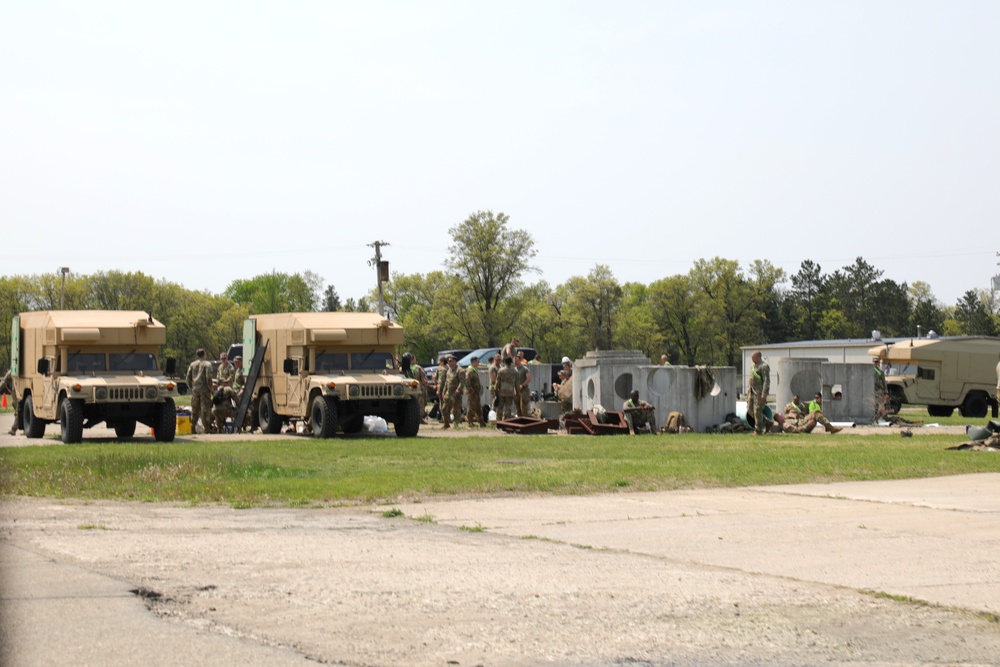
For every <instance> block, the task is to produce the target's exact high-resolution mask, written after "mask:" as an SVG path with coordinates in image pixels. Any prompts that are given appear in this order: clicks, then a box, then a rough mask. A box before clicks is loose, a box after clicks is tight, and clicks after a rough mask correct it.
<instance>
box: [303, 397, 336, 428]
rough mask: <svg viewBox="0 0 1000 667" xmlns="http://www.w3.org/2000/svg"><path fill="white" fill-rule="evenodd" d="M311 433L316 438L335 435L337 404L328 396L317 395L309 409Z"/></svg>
mask: <svg viewBox="0 0 1000 667" xmlns="http://www.w3.org/2000/svg"><path fill="white" fill-rule="evenodd" d="M309 418H310V421H312V434H313V436H315V437H317V438H332V437H334V436H336V435H337V404H336V403H334V402H333V399H332V398H330V397H328V396H317V397H316V398H314V399H313V402H312V408H311V409H310V410H309Z"/></svg>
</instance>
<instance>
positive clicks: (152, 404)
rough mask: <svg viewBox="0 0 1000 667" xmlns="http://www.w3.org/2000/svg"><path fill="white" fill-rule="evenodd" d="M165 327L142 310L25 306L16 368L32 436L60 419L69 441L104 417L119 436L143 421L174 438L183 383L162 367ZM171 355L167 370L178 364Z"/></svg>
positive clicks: (16, 336) (18, 321) (24, 423)
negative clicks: (31, 308) (176, 401)
mask: <svg viewBox="0 0 1000 667" xmlns="http://www.w3.org/2000/svg"><path fill="white" fill-rule="evenodd" d="M166 340H167V334H166V328H165V327H164V326H163V324H161V323H160V322H157V321H156V320H154V319H153V318H152V316H150V315H148V314H147V313H144V312H142V311H115V310H49V311H39V312H30V313H21V314H20V315H16V316H15V317H14V320H13V323H12V325H11V346H10V349H11V371H12V374H13V376H14V389H15V391H16V392H17V396H18V399H19V400H20V407H21V423H20V424H19V426H20V427H21V428H23V429H24V432H25V435H27V436H28V437H29V438H41V437H42V436H43V435H45V426H46V424H50V423H53V422H58V423H59V426H60V428H61V429H62V441H63V442H65V443H72V442H80V441H81V440H82V439H83V429H85V428H91V427H93V426H96V425H97V424H100V423H101V422H104V423H106V424H107V425H108V427H109V428H113V429H114V430H115V435H117V436H118V437H119V438H131V437H132V436H133V435H135V427H136V424H137V423H141V424H145V425H146V426H149V427H151V428H152V429H153V430H154V435H155V438H156V440H158V441H160V442H170V441H172V440H173V439H174V433H175V429H176V423H177V422H176V408H175V406H174V398H175V397H176V396H177V395H178V387H177V384H176V383H175V382H173V381H171V380H168V379H167V378H166V377H165V376H164V374H163V373H161V372H160V369H159V361H158V354H159V352H160V346H162V345H163V344H164V343H165V342H166ZM176 364H177V362H176V360H174V359H169V360H167V362H166V374H167V375H172V374H173V373H174V371H175V370H176Z"/></svg>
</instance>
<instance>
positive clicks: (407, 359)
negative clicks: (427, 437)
mask: <svg viewBox="0 0 1000 667" xmlns="http://www.w3.org/2000/svg"><path fill="white" fill-rule="evenodd" d="M399 367H400V369H401V370H402V371H403V375H405V376H406V377H408V378H411V379H413V380H416V381H417V383H418V386H419V388H420V398H419V399H418V401H419V403H420V423H421V424H426V423H427V419H426V414H427V373H426V372H424V369H423V368H422V367H421V366H420V364H417V363H414V359H413V354H411V353H410V352H405V353H404V354H403V356H402V357H401V358H400V360H399Z"/></svg>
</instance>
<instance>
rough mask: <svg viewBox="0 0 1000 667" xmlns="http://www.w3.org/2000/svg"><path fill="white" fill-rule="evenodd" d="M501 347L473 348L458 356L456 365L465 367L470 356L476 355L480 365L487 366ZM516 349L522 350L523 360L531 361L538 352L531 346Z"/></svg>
mask: <svg viewBox="0 0 1000 667" xmlns="http://www.w3.org/2000/svg"><path fill="white" fill-rule="evenodd" d="M502 349H503V348H502V347H481V348H479V349H478V350H473V351H472V352H469V353H468V354H467V355H465V356H464V357H462V358H460V359H459V360H458V365H459V366H461V367H462V368H467V367H468V366H469V364H471V363H472V358H473V357H478V358H479V363H480V364H481V365H482V366H484V367H485V366H489V364H490V359H492V358H493V357H494V355H496V354H497V353H498V352H500V350H502ZM517 349H518V351H520V352H524V360H525V361H531V360H532V359H534V358H535V355H537V354H538V352H536V351H535V348H533V347H519V348H517Z"/></svg>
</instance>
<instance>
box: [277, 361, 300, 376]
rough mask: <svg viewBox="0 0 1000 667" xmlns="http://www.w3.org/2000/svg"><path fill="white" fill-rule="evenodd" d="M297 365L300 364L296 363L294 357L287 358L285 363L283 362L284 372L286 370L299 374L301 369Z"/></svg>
mask: <svg viewBox="0 0 1000 667" xmlns="http://www.w3.org/2000/svg"><path fill="white" fill-rule="evenodd" d="M297 366H298V364H296V363H295V360H294V359H285V363H284V364H282V366H281V370H283V371H284V372H286V373H288V374H290V375H297V374H298V372H299V369H298V368H297Z"/></svg>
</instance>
